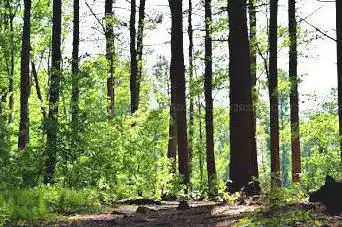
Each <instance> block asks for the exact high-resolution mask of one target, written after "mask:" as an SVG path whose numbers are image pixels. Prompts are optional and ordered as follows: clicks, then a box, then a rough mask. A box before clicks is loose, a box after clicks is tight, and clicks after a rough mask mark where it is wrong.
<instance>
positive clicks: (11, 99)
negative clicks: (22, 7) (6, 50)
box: [8, 1, 15, 123]
mask: <svg viewBox="0 0 342 227" xmlns="http://www.w3.org/2000/svg"><path fill="white" fill-rule="evenodd" d="M8 6H9V9H10V15H9V16H10V18H9V23H10V32H11V33H10V34H11V40H14V24H13V23H14V17H15V14H14V13H13V12H12V7H11V6H10V3H9V1H8ZM10 51H11V60H10V74H9V84H8V92H9V102H8V108H9V116H8V123H12V122H13V106H14V61H15V59H14V58H15V52H14V44H13V43H11V45H10Z"/></svg>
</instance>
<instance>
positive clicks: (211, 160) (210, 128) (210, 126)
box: [204, 0, 216, 196]
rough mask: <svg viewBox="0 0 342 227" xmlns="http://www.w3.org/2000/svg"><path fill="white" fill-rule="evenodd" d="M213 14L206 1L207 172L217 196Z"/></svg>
mask: <svg viewBox="0 0 342 227" xmlns="http://www.w3.org/2000/svg"><path fill="white" fill-rule="evenodd" d="M211 36H212V12H211V0H205V75H204V96H205V129H206V149H207V172H208V186H209V194H210V195H211V196H213V195H214V194H215V184H216V183H215V182H216V165H215V151H214V116H213V109H214V105H213V96H212V86H213V82H212V80H213V61H212V54H213V47H212V38H211Z"/></svg>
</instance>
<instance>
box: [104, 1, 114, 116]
mask: <svg viewBox="0 0 342 227" xmlns="http://www.w3.org/2000/svg"><path fill="white" fill-rule="evenodd" d="M105 23H106V27H105V36H106V58H107V61H108V64H109V76H108V78H107V97H108V110H107V111H108V114H109V119H113V118H114V115H115V93H114V54H115V53H114V48H115V47H114V30H113V23H114V21H113V0H106V2H105Z"/></svg>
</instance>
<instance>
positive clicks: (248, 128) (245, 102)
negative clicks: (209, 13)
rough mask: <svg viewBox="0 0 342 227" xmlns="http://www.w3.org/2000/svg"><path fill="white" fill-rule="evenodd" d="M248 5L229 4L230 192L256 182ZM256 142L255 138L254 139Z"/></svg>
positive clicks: (239, 3)
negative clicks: (253, 157) (253, 180)
mask: <svg viewBox="0 0 342 227" xmlns="http://www.w3.org/2000/svg"><path fill="white" fill-rule="evenodd" d="M246 13H247V12H246V1H245V0H239V1H229V3H228V16H229V29H230V30H229V31H230V34H229V59H230V62H229V77H230V91H229V93H230V94H229V95H230V180H231V181H232V185H231V188H230V191H232V192H236V191H240V189H241V188H242V187H244V186H246V185H247V184H248V183H249V182H250V181H251V180H252V172H251V165H252V160H251V156H252V148H253V112H252V111H251V108H252V80H251V73H250V58H249V57H250V56H249V55H250V53H249V42H248V32H247V30H248V29H247V15H246ZM254 139H255V138H254Z"/></svg>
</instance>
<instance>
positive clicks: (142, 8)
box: [136, 0, 146, 108]
mask: <svg viewBox="0 0 342 227" xmlns="http://www.w3.org/2000/svg"><path fill="white" fill-rule="evenodd" d="M145 4H146V0H140V6H139V19H138V34H137V51H136V53H137V64H138V68H137V70H138V74H137V99H138V100H137V108H138V107H139V100H140V98H139V97H140V84H141V80H142V71H143V49H144V43H143V39H144V28H145Z"/></svg>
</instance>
